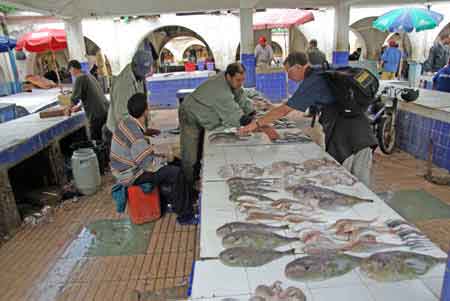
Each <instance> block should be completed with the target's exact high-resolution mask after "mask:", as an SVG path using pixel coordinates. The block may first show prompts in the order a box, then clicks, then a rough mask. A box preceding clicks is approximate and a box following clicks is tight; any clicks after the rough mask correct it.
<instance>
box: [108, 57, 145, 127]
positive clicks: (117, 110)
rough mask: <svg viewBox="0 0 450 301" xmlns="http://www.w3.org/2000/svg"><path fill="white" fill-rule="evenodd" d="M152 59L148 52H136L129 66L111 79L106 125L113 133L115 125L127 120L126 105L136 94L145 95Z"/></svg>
mask: <svg viewBox="0 0 450 301" xmlns="http://www.w3.org/2000/svg"><path fill="white" fill-rule="evenodd" d="M152 64H153V58H152V54H151V53H150V52H149V51H145V50H138V51H137V52H136V53H135V55H134V56H133V59H132V61H131V63H130V64H128V65H127V66H126V67H125V68H124V69H123V70H122V72H120V74H119V75H118V76H116V77H113V81H112V87H111V104H110V106H109V111H108V120H107V122H106V125H107V127H108V129H109V130H110V131H111V132H112V133H114V130H115V128H116V125H118V124H119V122H120V121H122V120H124V119H126V118H128V110H127V103H128V100H129V99H130V98H131V96H133V95H134V94H136V93H143V94H147V88H146V86H145V77H146V76H147V75H150V74H151V72H152Z"/></svg>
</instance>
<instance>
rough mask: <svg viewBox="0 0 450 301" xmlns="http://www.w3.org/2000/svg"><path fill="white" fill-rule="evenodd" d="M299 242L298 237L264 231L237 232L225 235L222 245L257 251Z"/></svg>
mask: <svg viewBox="0 0 450 301" xmlns="http://www.w3.org/2000/svg"><path fill="white" fill-rule="evenodd" d="M297 241H300V238H298V237H286V236H282V235H279V234H276V233H272V232H266V231H238V232H233V233H230V234H227V235H225V237H224V238H223V239H222V245H223V246H224V247H225V248H233V247H248V248H257V249H276V248H278V247H281V246H284V245H287V244H289V243H291V242H297Z"/></svg>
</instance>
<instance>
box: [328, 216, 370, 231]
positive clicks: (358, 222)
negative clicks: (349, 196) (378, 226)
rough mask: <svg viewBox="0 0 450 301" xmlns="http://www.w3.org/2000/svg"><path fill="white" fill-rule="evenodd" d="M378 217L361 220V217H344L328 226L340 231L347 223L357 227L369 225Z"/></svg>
mask: <svg viewBox="0 0 450 301" xmlns="http://www.w3.org/2000/svg"><path fill="white" fill-rule="evenodd" d="M377 219H378V218H377V217H376V218H374V219H370V220H361V219H350V218H344V219H339V220H337V221H336V222H335V223H333V224H332V225H331V226H329V227H328V229H336V231H338V230H339V229H340V228H342V227H344V226H345V225H352V226H356V227H368V226H370V225H371V224H372V223H374V222H375V221H376V220H377Z"/></svg>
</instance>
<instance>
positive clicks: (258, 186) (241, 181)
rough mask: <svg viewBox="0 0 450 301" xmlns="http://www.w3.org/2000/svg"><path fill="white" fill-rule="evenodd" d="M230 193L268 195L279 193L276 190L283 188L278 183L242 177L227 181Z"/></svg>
mask: <svg viewBox="0 0 450 301" xmlns="http://www.w3.org/2000/svg"><path fill="white" fill-rule="evenodd" d="M227 184H228V188H229V189H230V193H232V194H236V193H240V192H242V191H251V192H253V193H256V194H266V193H271V192H277V191H278V190H275V188H279V187H281V185H280V183H279V182H277V181H271V180H264V179H247V178H241V177H233V178H229V179H228V180H227Z"/></svg>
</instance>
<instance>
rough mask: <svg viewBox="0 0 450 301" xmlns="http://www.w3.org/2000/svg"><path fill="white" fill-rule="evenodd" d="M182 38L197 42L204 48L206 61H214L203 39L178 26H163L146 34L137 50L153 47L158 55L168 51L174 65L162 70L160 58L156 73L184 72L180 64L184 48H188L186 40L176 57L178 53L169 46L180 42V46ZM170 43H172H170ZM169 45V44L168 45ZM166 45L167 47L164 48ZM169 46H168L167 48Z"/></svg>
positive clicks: (182, 65) (181, 63) (191, 31)
mask: <svg viewBox="0 0 450 301" xmlns="http://www.w3.org/2000/svg"><path fill="white" fill-rule="evenodd" d="M183 38H191V40H192V39H195V40H197V41H198V43H197V44H199V45H203V46H204V47H205V48H206V54H205V56H206V57H207V58H208V60H211V61H214V55H213V53H212V51H211V48H210V47H209V45H208V43H206V41H205V39H204V38H203V37H202V36H200V35H199V34H197V33H196V32H194V31H193V30H191V29H189V28H186V27H183V26H178V25H169V26H163V27H160V28H158V29H155V30H153V31H152V32H150V33H149V34H147V35H146V36H145V37H144V39H143V40H142V42H141V43H140V44H139V47H138V49H143V48H144V47H145V45H149V44H151V45H153V47H154V49H155V51H156V53H157V54H158V55H160V54H161V52H162V49H163V48H167V49H170V50H171V52H172V54H173V56H174V61H175V62H174V63H173V64H171V65H169V66H165V67H164V68H161V67H162V66H161V58H159V59H158V60H157V67H158V68H157V71H158V72H175V71H184V64H183V62H182V60H183V52H184V50H185V49H186V47H189V46H190V45H188V41H190V40H188V39H185V40H184V43H185V45H184V47H182V50H181V51H180V54H179V56H178V53H175V52H176V51H174V48H173V47H170V46H173V45H171V44H177V43H179V42H180V41H181V44H183ZM171 42H172V43H171ZM169 43H170V44H169ZM166 45H167V46H168V47H166ZM169 45H170V46H169Z"/></svg>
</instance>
